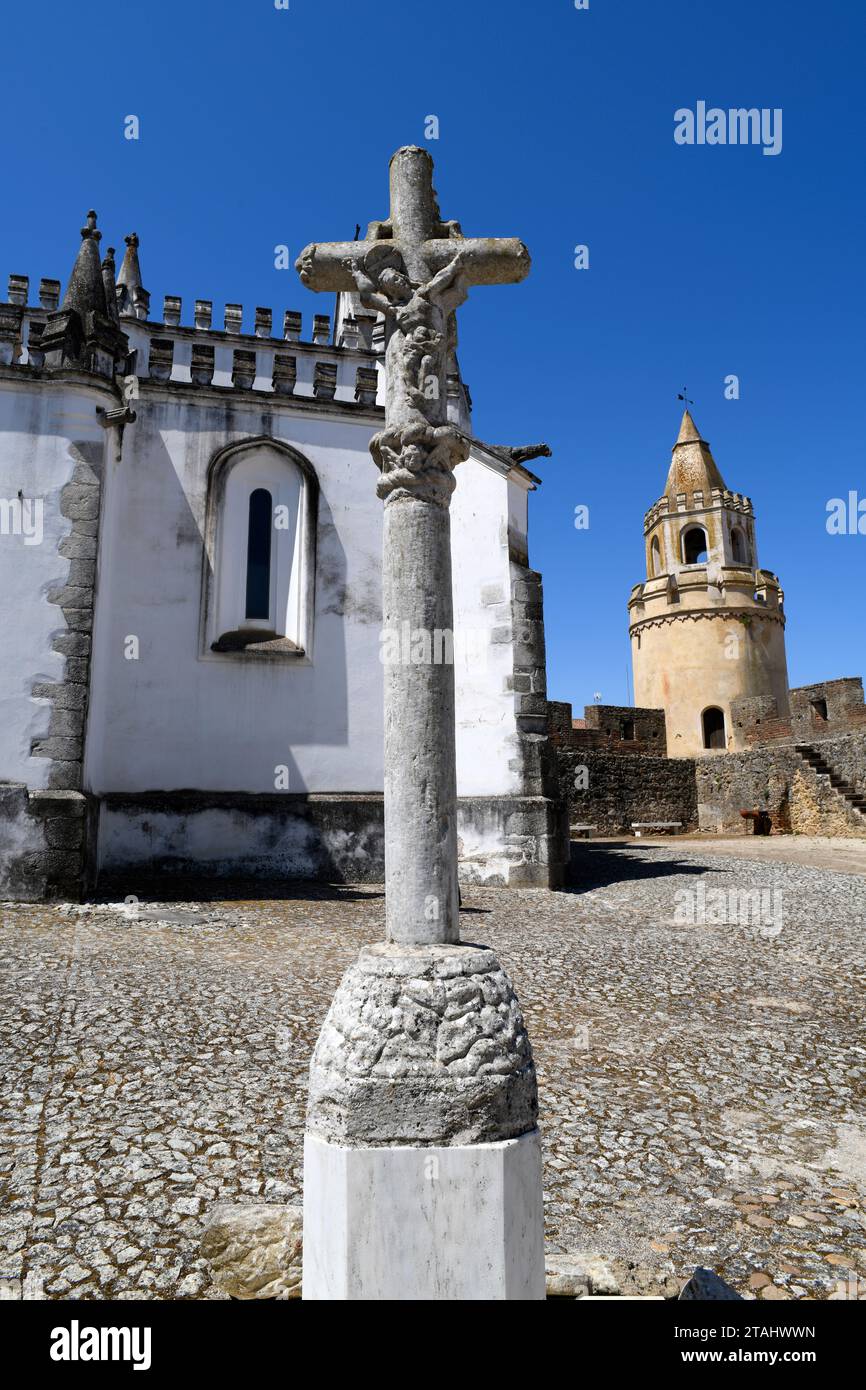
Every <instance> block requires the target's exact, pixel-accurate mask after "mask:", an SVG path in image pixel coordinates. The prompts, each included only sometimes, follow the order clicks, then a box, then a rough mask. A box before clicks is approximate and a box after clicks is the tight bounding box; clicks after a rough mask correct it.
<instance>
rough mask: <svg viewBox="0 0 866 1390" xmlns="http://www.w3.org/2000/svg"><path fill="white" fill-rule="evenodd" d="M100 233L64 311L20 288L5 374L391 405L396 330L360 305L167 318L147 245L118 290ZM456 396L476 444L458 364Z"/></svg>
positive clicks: (9, 326)
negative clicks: (388, 331)
mask: <svg viewBox="0 0 866 1390" xmlns="http://www.w3.org/2000/svg"><path fill="white" fill-rule="evenodd" d="M100 237H101V233H100V232H98V231H97V230H96V214H95V213H89V214H88V224H87V226H86V227H85V228H84V229H83V231H82V238H83V242H82V247H81V248H80V250H79V255H78V259H77V261H76V264H75V267H74V268H73V272H72V275H71V277H70V282H69V285H68V286H67V289H66V297H65V299H64V300H63V302H62V304H61V294H60V291H61V286H60V281H59V280H55V279H43V280H41V281H40V282H39V288H38V295H36V296H33V302H31V289H30V280H29V277H28V276H26V275H19V274H13V275H10V277H9V282H8V291H7V297H6V300H5V301H4V302H2V303H0V368H2V367H15V368H19V369H21V374H22V377H25V376H26V377H28V378H31V379H33V378H34V377H35V378H38V377H39V376H40V375H41V374H42V373H43V372H46V371H47V372H50V373H52V374H53V373H55V372H56V371H58V370H73V369H74V370H78V371H85V372H95V373H97V374H98V375H101V376H103V377H107V378H108V379H109V380H114V379H118V378H120V377H123V378H126V379H127V380H128V379H129V378H134V381H135V387H134V389H135V390H136V391H137V390H139V389H144V390H147V389H150V388H151V387H153V388H159V389H170V390H173V391H175V390H176V391H179V392H189V391H193V392H212V393H225V392H232V393H233V394H235V393H246V392H249V393H252V394H254V395H255V396H258V397H261V396H274V397H279V398H280V400H282V401H283V402H286V401H288V400H292V402H294V403H302V402H307V403H309V404H310V405H312V406H314V407H318V408H322V409H324V408H327V407H329V406H330V407H331V408H335V409H340V410H341V411H343V410H346V409H348V410H350V411H351V412H352V413H358V414H371V413H372V414H373V415H374V416H378V415H379V414H380V412H381V410H382V408H383V405H384V396H383V365H384V354H385V336H386V335H385V325H384V320H383V319H382V316H381V315H378V316H377V315H376V314H375V313H372V312H370V310H369V309H367V308H366V307H365V306H364V305H362V304H361V302H360V299H359V297H358V295H357V294H354V293H349V292H346V293H341V294H338V295H337V296H336V302H335V312H334V314H333V316H332V315H331V314H327V313H316V314H312V315H310V316H309V317H308V318H307V319H306V320H305V318H304V316H303V315H302V313H301V312H300V311H299V310H297V309H285V310H283V311H282V313H281V314H278V313H275V312H274V310H273V309H271V308H268V307H267V306H263V305H256V306H255V308H254V309H253V310H252V312H250V311H249V310H248V309H245V307H244V305H243V304H241V303H239V302H237V301H229V302H227V303H225V304H224V306H223V310H222V315H221V316H219V314H216V315H215V312H214V301H213V300H212V299H205V298H201V299H194V300H192V301H190V302H188V304H187V305H185V304H184V301H183V299H182V297H181V296H180V295H175V294H166V295H164V296H163V299H162V303H161V310H160V309H158V308H157V301H156V299H155V297H154V299H153V310H154V312H153V313H152V311H151V305H152V300H151V295H150V293H149V291H148V290H146V289H144V287H143V285H142V276H141V267H140V264H139V238H138V236H137V234H136V233H135V232H132V233H130V234H129V235H128V236H127V237H126V238H125V243H126V251H125V254H124V257H123V263H122V265H121V267H120V270H119V272H118V273H117V276H116V280H115V265H114V252H113V250H112V249H111V248H109V249H108V252H107V254H106V256H105V258H104V260H103V261H102V264H101V265H100V262H99V255H98V251H97V247H98V243H99V240H100ZM452 359H453V360H452V361H451V363H450V365H449V373H448V377H447V384H446V403H445V404H446V414H447V418H448V420H449V422H450V423H452V424H456V425H458V426H459V428H461V429H462V430H463V431H464V432H466V433H471V409H472V403H471V398H470V395H469V390H468V387H467V386H466V385H465V383H464V382H463V381H462V379H461V377H460V374H459V369H458V368H457V362H456V358H455V357H454V356H453V354H452Z"/></svg>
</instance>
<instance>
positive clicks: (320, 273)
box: [295, 241, 370, 293]
mask: <svg viewBox="0 0 866 1390" xmlns="http://www.w3.org/2000/svg"><path fill="white" fill-rule="evenodd" d="M369 250H370V242H369V241H318V242H311V243H310V245H309V246H305V247H304V249H303V251H302V252H301V254H300V256H299V257H298V259H297V260H296V261H295V269H296V270H297V272H298V274H299V275H300V277H301V282H302V284H304V285H306V287H307V289H308V290H333V291H334V292H335V293H336V292H339V291H340V290H354V289H356V288H357V284H356V281H355V278H354V276H353V274H352V267H353V266H355V267H357V269H358V270H360V269H361V262H362V260H363V258H364V256H365V255H366V254H367V252H368V251H369Z"/></svg>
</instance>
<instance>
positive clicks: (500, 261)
mask: <svg viewBox="0 0 866 1390" xmlns="http://www.w3.org/2000/svg"><path fill="white" fill-rule="evenodd" d="M421 250H422V255H423V257H424V260H425V262H426V263H427V265H428V266H429V267H430V269H431V270H432V271H435V272H438V271H440V270H442V269H443V267H445V266H446V265H447V264H448V263H449V261H451V260H453V259H454V256H455V255H456V253H457V252H458V251H459V252H460V260H461V273H462V277H463V280H464V283H465V284H467V285H516V284H518V283H519V282H520V281H521V280H525V279H526V277H527V275H528V274H529V269H530V266H531V264H532V262H531V259H530V255H529V252H528V251H527V249H526V247H525V246H524V244H523V242H522V241H520V240H519V239H518V238H517V237H461V236H452V237H449V238H447V239H446V238H444V237H443V238H437V239H435V240H431V241H425V242H424V245H423V247H422V248H421Z"/></svg>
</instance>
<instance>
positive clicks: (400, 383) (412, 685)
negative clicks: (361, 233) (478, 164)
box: [296, 146, 530, 945]
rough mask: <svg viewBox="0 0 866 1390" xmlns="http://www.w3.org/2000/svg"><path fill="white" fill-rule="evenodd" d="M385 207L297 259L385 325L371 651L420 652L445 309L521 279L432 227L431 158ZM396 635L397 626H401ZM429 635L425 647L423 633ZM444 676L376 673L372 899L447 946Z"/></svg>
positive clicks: (444, 625) (449, 479)
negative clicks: (380, 800) (379, 829)
mask: <svg viewBox="0 0 866 1390" xmlns="http://www.w3.org/2000/svg"><path fill="white" fill-rule="evenodd" d="M390 177H391V208H390V215H389V217H388V219H387V221H384V222H372V223H371V224H370V226H369V229H368V231H367V238H366V240H365V241H354V242H353V241H346V242H326V243H315V244H313V245H311V246H308V247H306V249H305V250H304V251H302V252H301V255H300V256H299V257H298V260H297V263H296V264H297V269H298V273H299V274H300V277H301V280H302V281H303V283H304V284H305V285H307V286H308V288H310V289H312V290H325V291H334V292H339V291H352V292H355V293H357V294H359V295H360V298H361V302H362V304H363V305H364V306H365V307H366V308H369V309H371V310H373V311H375V312H376V313H381V314H382V315H383V316H384V319H385V326H386V327H385V332H386V351H385V370H386V393H385V428H384V430H382V431H381V432H380V433H379V434H377V435H375V436H374V438H373V439H372V440H371V442H370V452H371V453H372V455H373V459H374V461H375V463H376V464H377V466H378V468H379V469H380V471H381V477H380V479H379V482H378V485H377V492H378V494H379V496H380V497H381V498H382V499H383V500H384V502H385V516H384V538H383V560H382V590H383V626H384V630H385V633H386V634H390V633H393V634H395V635H398V636H399V638H400V639H401V640H397V641H395V642H392V643H390V644H385V650H388V647H389V645H390V649H391V650H394V649H396V650H398V651H399V652H400V653H401V655H404V656H405V653H404V646H405V644H404V643H403V641H402V634H403V633H404V632H405V631H406V630H408V631H409V632H410V634H412V636H413V637H414V636H415V635H416V634H423V636H424V638H425V641H424V643H423V647H424V650H425V652H431V653H434V654H435V653H436V652H437V651H438V653H439V655H440V657H441V656H442V653H443V651H448V650H449V649H450V646H451V644H450V643H448V642H447V639H443V637H442V635H441V634H446V633H447V634H449V635H450V634H451V632H452V628H453V601H452V590H451V534H450V515H449V510H448V508H449V504H450V499H451V493H452V491H453V489H454V478H453V470H454V468H455V466H456V465H457V464H458V463H460V462H462V461H463V460H464V459H466V458H468V456H469V441H468V440H467V438H466V436H465V435H464V434H463V433H462V432H461V431H460V430H458V429H457V428H456V427H455V426H454V425H452V424H449V423H448V422H447V415H446V392H445V385H446V371H447V366H448V359H449V353H450V352H452V351H453V347H454V341H455V333H456V327H455V310H456V309H457V307H458V306H459V305H460V304H461V303H462V302H463V301H464V300H465V298H466V295H467V291H468V288H469V287H470V286H471V285H502V284H513V283H516V282H518V281H520V280H523V279H524V278H525V277H526V275H527V274H528V273H529V267H530V260H529V253H528V251H527V250H526V247H525V246H524V245H523V243H522V242H521V241H518V240H516V239H515V238H505V239H493V238H487V237H482V238H468V237H464V236H463V233H462V231H461V229H460V226H459V224H458V223H457V222H443V221H442V219H441V216H440V213H439V208H438V205H437V201H436V193H435V191H434V188H433V160H432V159H431V157H430V155H429V154H428V152H427V151H426V150H424V149H419V148H418V147H416V146H406V147H404V148H403V149H400V150H398V151H397V153H396V154H395V155H394V156H393V158H392V160H391V168H390ZM407 624H408V629H407V627H406V625H407ZM436 633H439V634H440V636H439V639H438V642H437V641H436V638H435V634H436ZM456 812H457V791H456V763H455V730H454V669H453V666H452V665H451V664H448V663H446V662H445V661H441V660H440V662H439V663H437V662H436V661H435V659H434V660H431V661H430V662H428V663H427V664H426V665H424V664H414V663H411V662H410V663H408V664H405V663H404V662H401V661H399V660H396V661H391V662H387V663H386V665H385V901H386V909H385V910H386V923H387V938H388V940H389V941H394V942H401V943H406V944H415V945H425V944H434V943H437V942H456V941H459V939H460V931H459V919H458V900H457V825H456Z"/></svg>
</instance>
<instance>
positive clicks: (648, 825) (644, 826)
mask: <svg viewBox="0 0 866 1390" xmlns="http://www.w3.org/2000/svg"><path fill="white" fill-rule="evenodd" d="M631 828H632V830H633V831H634V834H635V839H637V840H639V839H640V837H641V835H642V834H643V832H644V831H645V830H661V831H672V830H682V828H683V823H682V821H681V820H633V821H632V823H631Z"/></svg>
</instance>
